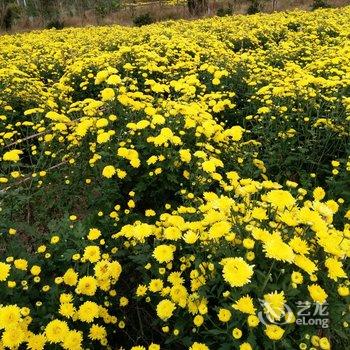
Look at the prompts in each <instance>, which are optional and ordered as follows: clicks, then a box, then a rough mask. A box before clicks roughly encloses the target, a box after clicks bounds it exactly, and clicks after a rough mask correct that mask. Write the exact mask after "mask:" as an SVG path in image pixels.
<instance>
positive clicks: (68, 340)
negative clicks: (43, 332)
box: [62, 330, 83, 350]
mask: <svg viewBox="0 0 350 350" xmlns="http://www.w3.org/2000/svg"><path fill="white" fill-rule="evenodd" d="M82 341H83V334H82V332H79V331H75V330H73V331H69V332H67V334H66V336H65V338H64V339H63V344H62V345H63V348H64V349H67V350H82V349H83V348H82V347H81V343H82Z"/></svg>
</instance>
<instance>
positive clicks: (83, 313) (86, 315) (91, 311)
mask: <svg viewBox="0 0 350 350" xmlns="http://www.w3.org/2000/svg"><path fill="white" fill-rule="evenodd" d="M98 311H99V308H98V305H97V304H96V303H94V302H92V301H86V302H85V303H84V304H82V305H80V307H79V310H78V316H79V319H80V321H82V322H88V323H91V322H92V321H93V320H94V318H96V317H98Z"/></svg>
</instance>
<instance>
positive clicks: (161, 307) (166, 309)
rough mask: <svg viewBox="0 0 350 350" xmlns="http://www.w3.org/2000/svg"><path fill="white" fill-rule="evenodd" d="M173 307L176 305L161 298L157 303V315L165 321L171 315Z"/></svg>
mask: <svg viewBox="0 0 350 350" xmlns="http://www.w3.org/2000/svg"><path fill="white" fill-rule="evenodd" d="M175 308H176V306H175V304H174V303H173V302H172V301H170V300H168V299H163V300H162V301H161V302H159V304H158V305H157V315H158V317H159V318H160V319H161V320H163V321H166V320H167V319H169V318H170V317H171V316H172V315H173V312H174V310H175Z"/></svg>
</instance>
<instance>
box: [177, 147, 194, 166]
mask: <svg viewBox="0 0 350 350" xmlns="http://www.w3.org/2000/svg"><path fill="white" fill-rule="evenodd" d="M179 154H180V158H181V160H182V161H183V162H184V163H189V162H190V161H191V158H192V157H191V152H190V150H189V149H182V150H180V151H179Z"/></svg>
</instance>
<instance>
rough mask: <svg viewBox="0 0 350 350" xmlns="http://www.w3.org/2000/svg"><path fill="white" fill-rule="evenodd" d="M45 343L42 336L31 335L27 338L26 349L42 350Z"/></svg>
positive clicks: (44, 338)
mask: <svg viewBox="0 0 350 350" xmlns="http://www.w3.org/2000/svg"><path fill="white" fill-rule="evenodd" d="M45 343H46V337H45V335H44V334H31V335H30V336H29V337H28V342H27V347H28V349H30V350H43V349H44V346H45Z"/></svg>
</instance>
